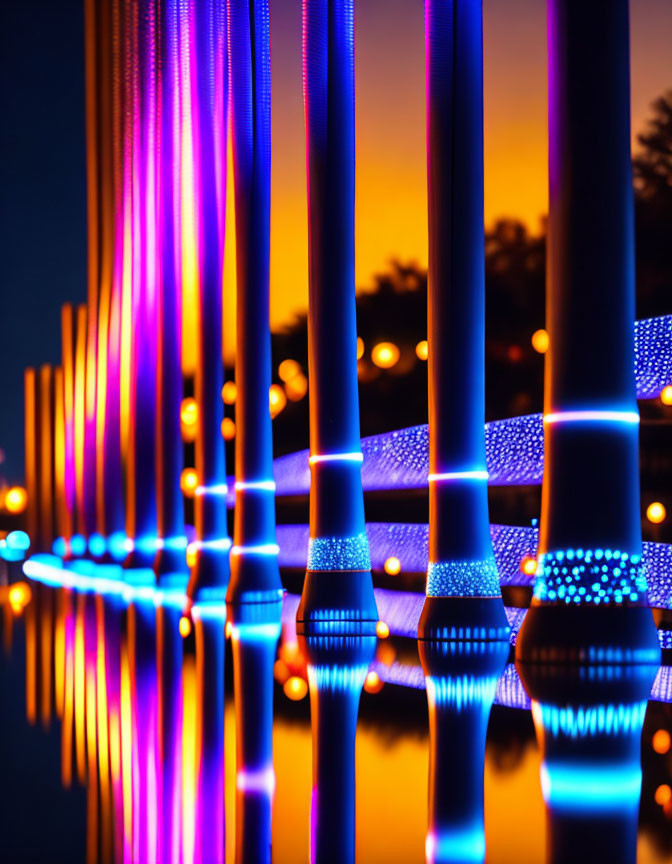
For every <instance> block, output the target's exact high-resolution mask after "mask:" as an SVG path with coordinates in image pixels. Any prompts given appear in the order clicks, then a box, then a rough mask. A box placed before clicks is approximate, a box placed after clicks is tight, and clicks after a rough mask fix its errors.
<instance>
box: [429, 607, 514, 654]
mask: <svg viewBox="0 0 672 864" xmlns="http://www.w3.org/2000/svg"><path fill="white" fill-rule="evenodd" d="M510 632H511V631H510V628H509V622H508V619H507V617H506V612H505V611H504V604H503V602H502V598H501V597H425V603H424V606H423V607H422V613H421V615H420V621H419V623H418V639H428V640H432V641H446V640H448V641H451V642H455V641H459V642H506V643H507V644H508V642H509V638H510Z"/></svg>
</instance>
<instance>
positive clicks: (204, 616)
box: [191, 603, 226, 621]
mask: <svg viewBox="0 0 672 864" xmlns="http://www.w3.org/2000/svg"><path fill="white" fill-rule="evenodd" d="M191 617H192V618H193V619H194V620H195V621H196V620H199V621H226V603H194V605H193V606H192V607H191Z"/></svg>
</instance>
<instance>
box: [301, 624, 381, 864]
mask: <svg viewBox="0 0 672 864" xmlns="http://www.w3.org/2000/svg"><path fill="white" fill-rule="evenodd" d="M299 644H300V645H301V647H302V650H303V651H304V653H305V656H306V660H307V667H308V682H309V685H310V714H311V727H312V731H313V789H312V800H311V810H310V862H311V864H327V862H334V861H337V862H339V864H348V862H354V860H355V735H356V732H357V711H358V708H359V698H360V695H361V692H362V685H363V684H364V679H365V678H366V673H367V671H368V668H369V663H370V662H371V660H372V659H373V654H374V651H375V647H376V638H375V636H354V637H351V636H328V635H325V636H310V637H300V639H299Z"/></svg>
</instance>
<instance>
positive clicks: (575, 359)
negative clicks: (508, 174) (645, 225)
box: [517, 0, 659, 662]
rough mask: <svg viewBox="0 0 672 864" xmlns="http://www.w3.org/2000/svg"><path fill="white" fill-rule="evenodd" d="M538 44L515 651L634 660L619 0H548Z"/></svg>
mask: <svg viewBox="0 0 672 864" xmlns="http://www.w3.org/2000/svg"><path fill="white" fill-rule="evenodd" d="M548 57H549V76H548V95H549V100H548V101H549V191H550V211H549V239H548V279H547V297H546V315H547V330H548V333H549V351H548V353H547V354H546V380H545V405H544V429H545V470H544V482H543V490H542V511H541V525H540V539H539V564H538V570H537V580H536V583H535V588H534V599H533V602H532V607H531V609H530V612H529V613H528V615H527V617H526V619H525V621H524V623H523V627H522V629H521V632H520V636H519V638H518V643H517V656H518V658H519V659H521V660H527V661H539V660H544V659H554V660H556V661H557V660H562V659H564V660H568V659H570V660H583V661H585V660H596V661H600V660H604V659H605V658H607V657H608V658H610V659H611V660H612V661H616V660H618V661H619V662H633V661H635V662H637V661H639V660H642V659H646V658H647V657H648V658H649V659H651V658H653V657H655V656H658V653H659V652H658V646H657V640H656V638H655V630H654V626H653V621H652V617H651V613H650V611H649V610H648V609H647V608H646V606H645V604H646V579H645V576H644V572H643V568H642V563H641V554H642V538H641V524H640V505H639V473H638V424H639V414H638V411H637V402H636V399H635V382H634V373H633V369H634V360H633V327H634V312H635V306H634V269H633V258H634V248H633V243H634V241H633V191H632V170H631V160H630V98H629V93H630V70H629V21H628V3H627V0H598V2H595V3H588V4H586V3H582V2H580V0H549V2H548ZM598 146H599V148H600V158H599V159H595V148H596V147H598Z"/></svg>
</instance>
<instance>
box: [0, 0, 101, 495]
mask: <svg viewBox="0 0 672 864" xmlns="http://www.w3.org/2000/svg"><path fill="white" fill-rule="evenodd" d="M83 43H84V40H83V2H82V0H55V2H54V0H41V2H26V0H19V2H2V3H0V107H1V113H0V116H1V117H2V121H1V122H2V127H1V132H0V251H1V254H0V298H1V299H0V369H1V370H2V375H1V377H0V380H1V381H2V385H1V386H2V391H3V392H2V414H1V415H0V418H1V419H0V448H2V449H3V450H4V453H5V462H4V463H3V464H2V465H0V476H1V475H4V476H6V477H7V479H8V480H10V481H11V480H21V479H22V476H23V373H22V370H23V369H24V368H25V367H26V366H28V365H39V364H41V363H57V362H58V361H59V354H60V332H59V314H60V313H59V310H60V307H61V304H62V303H63V302H64V300H66V299H71V300H74V301H77V302H79V301H83V300H85V297H86V174H85V147H84V47H83Z"/></svg>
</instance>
